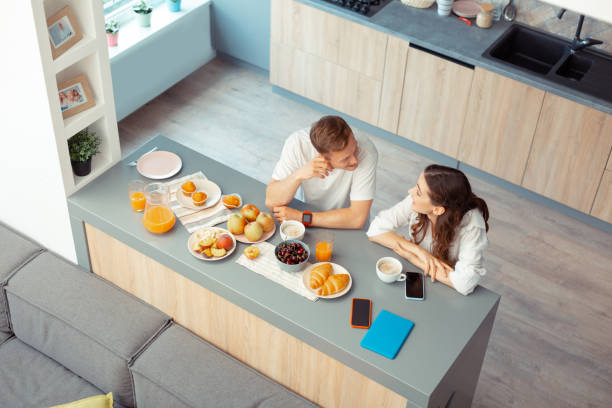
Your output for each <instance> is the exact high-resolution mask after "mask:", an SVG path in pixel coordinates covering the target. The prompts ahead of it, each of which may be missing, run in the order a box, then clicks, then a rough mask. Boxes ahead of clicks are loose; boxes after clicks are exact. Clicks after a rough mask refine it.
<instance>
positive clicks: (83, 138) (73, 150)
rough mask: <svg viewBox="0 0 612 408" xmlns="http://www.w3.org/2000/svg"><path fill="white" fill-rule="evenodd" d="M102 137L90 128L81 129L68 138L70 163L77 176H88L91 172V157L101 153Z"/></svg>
mask: <svg viewBox="0 0 612 408" xmlns="http://www.w3.org/2000/svg"><path fill="white" fill-rule="evenodd" d="M99 147H100V137H99V136H97V135H96V133H95V132H90V131H89V128H85V129H83V130H81V131H80V132H79V133H77V134H76V135H74V136H72V137H71V138H70V139H68V151H69V152H70V164H72V171H73V172H74V174H76V175H77V176H86V175H88V174H89V173H90V172H91V158H92V157H93V156H95V155H96V154H98V153H100V150H98V148H99Z"/></svg>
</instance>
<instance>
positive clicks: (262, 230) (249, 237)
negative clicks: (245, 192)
mask: <svg viewBox="0 0 612 408" xmlns="http://www.w3.org/2000/svg"><path fill="white" fill-rule="evenodd" d="M227 229H228V230H229V231H230V232H231V233H232V234H234V236H235V237H236V240H238V241H240V242H244V243H245V244H254V243H257V242H263V241H265V240H267V239H270V237H271V236H273V235H274V233H275V232H276V222H274V217H273V216H272V214H270V213H266V212H259V208H257V207H256V206H254V205H253V204H246V205H245V206H244V207H242V209H241V210H240V212H236V213H233V214H232V215H230V216H229V218H228V219H227Z"/></svg>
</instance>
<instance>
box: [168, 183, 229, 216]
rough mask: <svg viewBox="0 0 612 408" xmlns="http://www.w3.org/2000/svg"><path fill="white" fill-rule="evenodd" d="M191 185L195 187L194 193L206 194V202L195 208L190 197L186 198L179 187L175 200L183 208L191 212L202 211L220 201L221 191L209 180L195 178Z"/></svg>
mask: <svg viewBox="0 0 612 408" xmlns="http://www.w3.org/2000/svg"><path fill="white" fill-rule="evenodd" d="M191 181H193V184H195V186H196V191H201V192H203V193H205V194H206V196H207V197H206V201H204V205H201V206H197V205H195V204H194V203H193V200H192V199H191V197H187V196H186V195H185V194H183V192H182V191H181V187H180V186H179V189H178V190H176V200H177V201H178V202H179V203H180V204H181V205H182V206H183V207H185V208H189V209H191V210H204V209H206V208H210V207H212V206H213V205H215V204H217V203H218V202H219V200H220V199H221V189H220V188H219V186H218V185H216V184H215V183H213V182H212V181H210V180H202V179H201V178H200V179H198V178H195V179H193V180H191Z"/></svg>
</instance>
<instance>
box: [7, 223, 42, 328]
mask: <svg viewBox="0 0 612 408" xmlns="http://www.w3.org/2000/svg"><path fill="white" fill-rule="evenodd" d="M40 251H42V248H41V247H40V246H38V245H36V244H34V243H33V242H31V241H29V240H27V239H25V238H23V237H22V236H21V235H19V234H17V233H16V232H14V231H13V230H11V229H9V228H7V227H6V226H4V225H2V224H0V259H1V261H0V332H5V333H10V328H9V317H8V308H7V305H6V296H5V293H4V286H5V284H6V281H7V280H8V278H9V277H10V276H11V274H12V273H13V272H14V271H15V270H16V269H18V268H19V267H20V266H22V265H23V264H24V263H26V262H27V261H28V260H30V259H31V258H32V257H34V256H36V255H37V254H38V253H39V252H40Z"/></svg>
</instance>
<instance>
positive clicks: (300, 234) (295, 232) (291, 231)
mask: <svg viewBox="0 0 612 408" xmlns="http://www.w3.org/2000/svg"><path fill="white" fill-rule="evenodd" d="M305 233H306V227H304V224H302V223H301V222H299V221H295V220H287V221H283V223H282V224H281V226H280V236H281V239H282V240H283V241H287V240H291V239H295V240H298V241H301V240H303V239H304V234H305Z"/></svg>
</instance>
